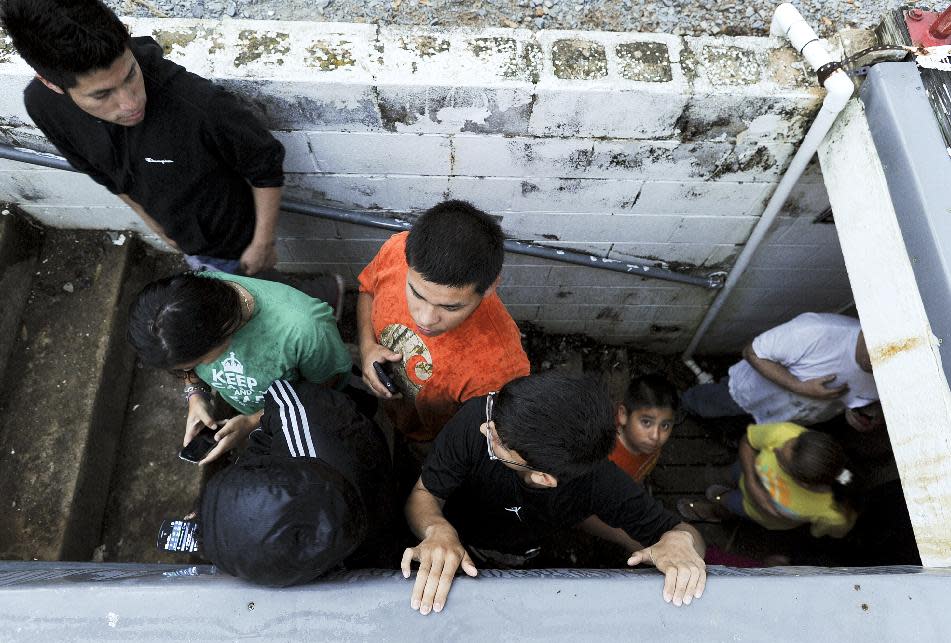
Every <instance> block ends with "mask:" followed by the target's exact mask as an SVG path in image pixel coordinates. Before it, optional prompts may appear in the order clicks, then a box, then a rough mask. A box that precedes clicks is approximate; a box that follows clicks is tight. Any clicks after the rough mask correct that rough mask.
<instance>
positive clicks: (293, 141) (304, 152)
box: [271, 131, 317, 174]
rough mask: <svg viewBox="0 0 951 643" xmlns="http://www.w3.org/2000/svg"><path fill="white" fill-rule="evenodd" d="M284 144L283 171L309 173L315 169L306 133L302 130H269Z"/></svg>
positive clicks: (315, 165)
mask: <svg viewBox="0 0 951 643" xmlns="http://www.w3.org/2000/svg"><path fill="white" fill-rule="evenodd" d="M271 134H273V135H274V138H276V139H277V140H279V141H280V142H281V143H282V144H283V145H284V171H285V172H288V173H290V172H294V173H305V174H306V173H310V172H316V171H317V164H316V163H314V158H313V157H312V156H311V154H310V146H309V145H308V142H307V135H306V134H305V133H304V132H281V131H277V132H271Z"/></svg>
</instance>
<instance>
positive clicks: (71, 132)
mask: <svg viewBox="0 0 951 643" xmlns="http://www.w3.org/2000/svg"><path fill="white" fill-rule="evenodd" d="M0 9H2V12H0V13H2V16H0V22H2V24H3V27H4V28H5V29H6V31H7V33H8V34H9V35H10V37H11V38H12V39H13V45H14V47H15V48H16V50H17V52H18V53H19V54H20V56H22V57H23V59H24V60H26V62H27V63H28V64H29V65H30V66H31V67H33V69H34V70H35V71H36V78H35V79H34V80H33V81H32V82H31V83H30V84H29V85H28V86H27V88H26V90H25V91H24V100H25V102H26V108H27V112H28V113H29V114H30V117H31V118H32V119H33V121H34V122H35V123H36V125H37V126H38V127H39V128H40V129H41V130H42V131H43V133H44V134H45V135H46V137H47V138H48V139H49V140H50V142H51V143H53V144H54V145H55V146H56V147H57V149H59V151H60V152H61V153H62V154H63V156H65V157H66V159H67V160H68V161H69V162H70V163H71V164H72V165H73V166H74V167H75V168H76V169H78V170H80V171H82V172H84V173H85V174H87V175H89V176H90V177H91V178H92V179H93V180H94V181H96V182H97V183H100V184H102V185H104V186H105V187H106V188H107V189H109V191H110V192H112V193H113V194H117V195H118V196H119V198H121V199H122V200H123V201H124V202H125V203H127V204H128V205H129V206H130V207H131V208H132V209H133V210H135V211H136V212H137V213H138V214H139V216H140V217H142V219H143V220H144V221H145V223H146V224H147V225H148V226H149V227H150V228H151V229H152V230H153V231H154V232H155V233H156V234H157V235H159V236H160V237H162V238H163V239H164V240H165V241H166V242H168V243H169V245H171V246H173V247H175V248H177V249H179V250H181V251H182V252H184V253H185V254H186V255H187V257H188V260H189V264H190V265H192V267H193V268H199V267H210V268H213V269H218V270H224V271H227V272H237V271H238V270H239V269H240V270H241V271H243V272H244V273H245V274H249V275H251V274H255V273H257V272H259V271H261V270H264V269H267V268H271V267H273V266H274V264H275V263H276V260H277V255H276V252H275V249H274V228H275V226H276V224H277V218H278V212H279V206H280V201H281V187H282V186H283V183H284V174H283V169H282V164H283V160H284V148H283V146H282V145H281V144H280V143H279V142H278V141H277V140H275V139H274V137H273V136H271V134H270V133H269V132H268V131H267V129H266V128H265V127H264V126H263V125H262V124H261V123H260V122H259V121H258V120H257V119H256V118H255V116H254V115H253V114H252V113H251V112H250V111H249V110H248V109H247V108H246V107H244V106H243V105H242V104H241V103H240V102H239V101H238V100H237V99H236V98H235V97H234V96H232V95H230V94H229V93H228V92H226V91H225V90H223V89H221V88H219V87H217V86H215V85H214V84H213V83H211V82H210V81H208V80H206V79H204V78H201V77H199V76H196V75H194V74H191V73H189V72H187V71H186V70H185V69H184V68H183V67H180V66H179V65H176V64H174V63H172V62H170V61H167V60H165V59H164V58H163V57H162V53H163V52H162V48H161V47H160V46H159V45H158V43H156V42H155V41H154V40H153V39H152V38H149V37H143V38H131V37H130V36H129V33H128V31H127V30H126V28H125V26H124V25H123V24H122V23H121V22H120V21H119V19H118V18H117V17H116V15H115V14H114V13H113V12H112V11H110V10H109V9H108V8H107V7H106V6H105V5H104V4H103V3H102V2H100V0H70V1H69V2H61V1H59V0H3V4H2V7H0Z"/></svg>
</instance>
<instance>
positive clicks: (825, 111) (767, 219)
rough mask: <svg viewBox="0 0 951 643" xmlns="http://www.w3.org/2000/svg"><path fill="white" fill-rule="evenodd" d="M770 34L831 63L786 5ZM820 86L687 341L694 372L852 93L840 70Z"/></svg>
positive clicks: (815, 62) (815, 60)
mask: <svg viewBox="0 0 951 643" xmlns="http://www.w3.org/2000/svg"><path fill="white" fill-rule="evenodd" d="M770 33H771V34H772V35H774V36H780V37H782V36H785V37H786V38H788V39H789V42H790V43H791V44H792V46H793V47H795V48H796V49H797V50H798V51H799V53H801V54H802V55H803V57H804V58H805V59H806V62H808V63H809V64H810V65H811V66H812V67H813V69H818V68H819V67H821V66H822V65H824V64H826V63H828V62H832V60H833V58H832V56H831V54H829V52H828V51H827V50H826V48H825V47H824V46H823V44H822V43H821V42H820V41H819V37H818V36H817V35H816V32H815V31H813V30H812V27H810V26H809V24H808V23H806V21H805V20H804V19H803V17H802V16H801V15H800V14H799V10H798V9H796V8H795V7H794V6H792V5H791V4H789V3H788V2H786V3H783V4H781V5H779V6H778V7H777V8H776V12H775V13H774V14H773V22H772V25H771V27H770ZM823 86H824V87H825V89H826V97H825V99H824V100H823V101H822V108H821V109H820V110H819V113H818V114H817V115H816V118H815V120H814V121H813V122H812V125H811V126H810V127H809V131H808V132H806V136H805V138H803V140H802V143H801V144H800V145H799V149H798V150H797V151H796V154H795V155H794V156H793V158H792V161H790V163H789V167H788V168H787V169H786V173H785V174H784V175H783V178H782V179H781V180H780V181H779V184H778V185H777V186H776V189H775V190H774V191H773V195H772V197H771V198H770V200H769V203H768V204H766V209H765V210H764V211H763V215H762V216H761V217H760V220H759V221H758V222H757V224H756V226H755V227H754V228H753V232H752V233H751V234H750V238H749V239H748V240H747V242H746V245H745V246H744V248H743V251H742V252H741V253H740V256H739V257H737V259H736V263H735V264H734V265H733V269H732V270H731V271H730V274H729V275H728V276H727V279H726V282H724V284H723V289H722V290H721V291H720V292H719V293H718V294H717V297H716V298H715V299H714V300H713V303H712V304H711V305H710V308H708V309H707V314H706V315H705V316H704V318H703V321H701V322H700V326H698V327H697V330H696V332H695V333H694V336H693V339H691V340H690V344H689V345H688V346H687V350H685V351H684V354H683V360H684V363H686V364H687V365H688V366H690V367H691V369H692V370H694V371H695V372H696V370H699V369H698V368H696V363H695V362H693V353H694V351H695V350H697V346H698V345H699V344H700V341H701V340H702V339H703V336H704V335H705V334H706V332H707V331H708V330H709V329H710V326H711V325H712V324H713V322H714V321H715V320H716V318H717V315H718V314H719V313H720V309H721V308H723V305H724V304H726V302H727V300H728V299H729V297H730V293H731V292H732V291H733V289H734V288H735V287H736V284H737V283H738V282H739V280H740V278H741V277H742V276H743V273H744V272H745V271H746V268H747V266H749V264H750V261H752V259H753V255H755V254H756V250H757V248H759V245H760V243H762V241H763V239H764V238H765V237H766V233H767V232H769V230H770V228H771V227H772V225H773V222H774V221H775V220H776V217H777V216H778V215H779V213H780V211H781V210H782V208H783V206H784V205H785V204H786V200H787V199H788V198H789V193H790V192H792V189H793V187H795V185H796V183H797V182H798V181H799V177H801V176H802V173H803V172H804V171H805V169H806V166H807V165H808V164H809V161H811V160H812V157H813V156H814V155H815V153H816V151H817V150H818V149H819V144H820V143H822V140H823V139H824V138H825V137H826V134H827V133H828V132H829V130H830V129H831V128H832V123H833V122H835V119H836V117H837V116H838V115H839V112H841V111H842V109H843V108H844V107H845V105H846V103H848V101H849V99H850V98H851V97H852V92H853V91H854V90H855V85H854V84H853V83H852V79H850V78H849V77H848V76H847V75H846V74H845V72H843V71H841V70H839V71H836V72H833V73H832V75H830V76H829V78H827V79H826V81H825V83H824V85H823ZM703 375H706V374H703ZM708 377H709V376H708ZM698 379H703V377H702V375H701V376H698Z"/></svg>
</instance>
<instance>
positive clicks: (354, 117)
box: [215, 76, 386, 132]
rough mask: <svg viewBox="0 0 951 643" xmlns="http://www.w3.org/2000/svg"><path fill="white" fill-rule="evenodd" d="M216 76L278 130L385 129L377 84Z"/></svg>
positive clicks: (224, 85) (218, 80) (355, 130)
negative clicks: (284, 80) (279, 80)
mask: <svg viewBox="0 0 951 643" xmlns="http://www.w3.org/2000/svg"><path fill="white" fill-rule="evenodd" d="M264 78H268V80H258V79H253V80H252V79H234V78H220V77H219V78H215V80H216V82H217V83H218V84H220V85H222V86H223V87H225V88H226V89H228V90H230V91H231V92H233V93H234V94H236V95H238V96H240V97H242V98H244V99H245V101H246V102H247V103H248V105H249V106H250V107H251V108H252V109H253V110H254V111H255V112H257V113H258V114H259V115H260V116H261V117H262V118H263V119H264V121H265V122H266V123H267V124H268V126H269V127H271V129H274V130H305V131H312V130H331V131H340V132H370V131H373V132H380V131H384V130H385V129H386V128H385V127H384V124H383V120H382V119H381V116H380V110H379V107H378V106H377V98H376V94H375V92H374V88H373V87H372V85H370V84H360V83H354V84H350V83H340V82H320V83H315V82H312V81H308V82H291V81H286V82H278V81H275V80H272V79H270V77H268V76H264Z"/></svg>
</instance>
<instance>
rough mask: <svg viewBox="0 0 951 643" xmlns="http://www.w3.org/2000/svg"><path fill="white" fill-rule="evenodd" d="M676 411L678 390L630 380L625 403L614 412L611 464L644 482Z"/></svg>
mask: <svg viewBox="0 0 951 643" xmlns="http://www.w3.org/2000/svg"><path fill="white" fill-rule="evenodd" d="M678 407H679V403H678V400H677V390H676V389H675V388H674V386H673V384H671V383H670V382H668V381H667V380H666V379H665V378H663V377H661V376H659V375H646V376H644V377H638V378H634V379H632V380H631V383H630V384H629V385H628V387H627V394H626V395H625V398H624V401H623V402H619V403H618V405H617V408H616V410H615V418H614V421H615V425H616V426H617V442H616V443H615V445H614V451H612V452H611V455H610V456H609V457H610V459H611V461H612V462H613V463H614V464H616V465H617V466H618V467H619V468H620V469H621V470H622V471H624V472H625V473H626V474H628V475H629V476H631V477H632V478H634V479H635V480H637V481H638V482H643V481H644V478H646V477H647V475H648V474H649V473H650V472H651V471H653V470H654V466H655V465H656V464H657V460H658V459H659V458H660V452H661V449H663V447H664V445H665V444H666V443H667V440H669V439H670V434H671V432H672V431H673V429H674V416H675V415H676V414H677V409H678Z"/></svg>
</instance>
